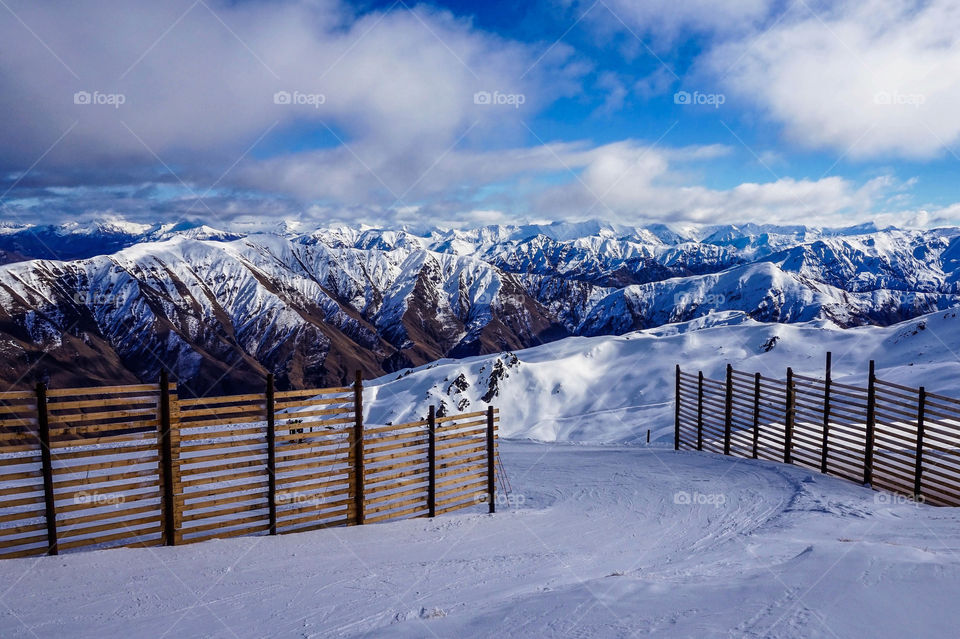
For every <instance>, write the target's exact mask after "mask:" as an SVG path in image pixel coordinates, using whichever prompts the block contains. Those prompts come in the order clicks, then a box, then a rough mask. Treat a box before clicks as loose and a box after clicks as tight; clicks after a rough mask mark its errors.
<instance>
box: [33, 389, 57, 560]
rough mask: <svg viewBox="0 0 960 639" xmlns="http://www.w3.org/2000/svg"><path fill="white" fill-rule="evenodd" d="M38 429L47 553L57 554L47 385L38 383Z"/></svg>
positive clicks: (55, 510)
mask: <svg viewBox="0 0 960 639" xmlns="http://www.w3.org/2000/svg"><path fill="white" fill-rule="evenodd" d="M37 431H38V433H37V434H38V435H39V436H40V463H41V464H42V465H43V503H44V515H45V517H46V519H47V554H48V555H56V554H57V553H58V552H59V549H58V548H57V505H56V500H55V499H54V496H53V458H52V456H51V454H50V421H49V416H48V414H47V385H46V384H44V383H43V382H40V383H38V384H37Z"/></svg>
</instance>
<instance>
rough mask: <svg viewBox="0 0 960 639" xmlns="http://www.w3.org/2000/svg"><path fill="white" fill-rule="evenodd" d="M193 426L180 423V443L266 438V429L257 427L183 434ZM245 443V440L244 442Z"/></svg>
mask: <svg viewBox="0 0 960 639" xmlns="http://www.w3.org/2000/svg"><path fill="white" fill-rule="evenodd" d="M193 427H194V425H193V424H184V423H183V422H181V423H180V428H181V429H182V430H181V431H180V441H181V442H196V441H207V440H209V441H211V442H216V441H217V440H227V441H240V439H237V438H241V437H248V436H250V435H254V436H256V437H251V438H250V440H251V441H254V440H259V439H261V438H265V437H266V429H265V428H264V427H263V426H257V427H255V428H238V429H234V430H211V431H201V432H198V433H184V432H183V430H187V429H191V428H193ZM244 441H246V440H244ZM238 445H239V444H238Z"/></svg>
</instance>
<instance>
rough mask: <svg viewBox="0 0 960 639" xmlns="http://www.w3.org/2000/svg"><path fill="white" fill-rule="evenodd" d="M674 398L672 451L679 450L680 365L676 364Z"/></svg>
mask: <svg viewBox="0 0 960 639" xmlns="http://www.w3.org/2000/svg"><path fill="white" fill-rule="evenodd" d="M676 398H677V401H676V406H674V409H673V449H674V450H680V364H677V382H676Z"/></svg>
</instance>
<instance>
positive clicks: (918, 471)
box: [913, 386, 927, 500]
mask: <svg viewBox="0 0 960 639" xmlns="http://www.w3.org/2000/svg"><path fill="white" fill-rule="evenodd" d="M926 412H927V389H926V388H924V387H923V386H921V387H920V399H919V402H918V405H917V455H916V468H915V471H914V480H913V498H914V499H917V500H919V499H920V498H921V497H922V496H923V430H924V421H925V420H926Z"/></svg>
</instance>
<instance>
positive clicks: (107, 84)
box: [0, 0, 569, 179]
mask: <svg viewBox="0 0 960 639" xmlns="http://www.w3.org/2000/svg"><path fill="white" fill-rule="evenodd" d="M9 6H10V9H11V11H12V12H13V13H15V14H16V16H17V17H18V18H19V20H17V19H13V17H12V16H10V15H8V16H7V18H6V19H4V20H0V54H2V55H0V120H2V121H3V122H4V123H5V124H4V125H3V126H4V129H5V142H4V145H3V148H2V150H0V161H4V162H5V163H7V164H8V165H15V166H29V165H30V164H31V163H33V162H34V161H35V160H36V159H37V158H39V157H40V156H41V155H43V154H44V153H47V151H48V149H49V148H50V146H51V145H54V143H55V141H57V139H58V138H59V137H60V136H61V135H62V134H63V133H64V132H65V131H69V133H68V134H67V135H65V136H64V137H63V138H62V140H60V141H59V143H57V144H55V146H54V148H52V149H50V150H49V152H48V153H47V154H46V155H45V156H44V161H45V165H47V166H50V165H55V164H57V163H61V164H68V165H70V166H72V167H76V166H93V165H99V164H102V163H104V162H113V163H120V164H127V163H129V162H130V161H131V160H133V161H140V160H144V161H148V162H150V163H151V164H155V163H156V158H155V157H154V154H156V155H157V156H159V157H160V158H161V159H163V160H164V162H165V163H167V164H169V165H170V166H171V168H174V169H175V168H176V166H175V165H176V164H177V163H178V162H180V161H182V160H183V159H184V158H190V159H192V158H197V157H198V156H202V157H207V158H209V157H217V156H219V157H220V158H222V159H225V160H226V161H227V165H229V161H231V160H233V159H236V158H237V157H238V156H239V155H240V154H241V153H242V152H243V151H245V150H246V149H248V148H249V147H250V146H251V145H252V144H253V143H254V142H255V141H256V140H257V139H258V138H259V137H260V136H262V135H264V134H265V133H267V132H268V131H271V130H273V129H274V128H276V129H277V130H282V129H284V127H297V126H300V127H304V126H313V127H314V128H317V129H319V130H325V128H324V127H326V126H329V127H330V129H331V131H334V132H335V133H334V135H336V136H337V137H339V138H342V139H343V140H345V141H348V142H354V141H361V142H362V141H363V140H376V144H377V145H378V146H379V147H380V148H383V149H389V150H391V151H392V152H394V153H396V154H404V155H405V156H406V157H408V162H411V161H414V160H415V158H416V156H417V155H418V154H417V153H416V151H417V149H427V150H428V151H434V150H437V149H440V150H442V149H443V148H445V147H446V146H447V145H449V144H450V143H452V142H453V141H454V140H456V139H457V137H458V136H459V135H461V134H462V133H463V132H464V131H465V130H466V129H468V128H469V127H471V126H473V127H474V133H475V134H477V135H479V134H482V133H483V132H487V133H489V131H490V130H497V131H499V130H502V129H504V128H509V127H510V125H511V122H513V123H514V126H518V125H516V121H517V119H518V118H519V117H521V116H522V114H523V113H524V111H523V110H521V109H516V108H509V106H504V105H499V106H498V105H487V104H482V103H481V104H477V103H476V101H475V99H474V96H475V94H476V93H478V92H483V91H485V92H489V93H491V94H494V92H497V94H498V95H516V94H522V95H523V109H526V110H531V109H535V108H536V107H537V104H539V103H542V102H544V101H549V100H551V99H553V98H555V97H556V96H557V95H558V94H561V93H562V92H563V91H565V90H568V89H569V87H565V86H564V73H563V71H562V69H558V68H557V67H556V66H555V65H554V64H553V62H554V58H555V56H557V55H562V50H561V49H562V48H557V49H556V50H554V51H553V56H554V57H551V58H549V59H545V60H542V61H541V62H540V63H539V64H538V65H537V67H535V69H534V71H533V72H531V73H529V74H527V75H525V76H524V71H525V70H526V69H527V68H529V67H530V65H531V64H532V62H533V60H534V59H535V55H536V54H537V52H535V51H533V50H531V49H529V48H528V47H526V46H525V45H522V44H518V43H514V42H509V41H505V40H503V39H501V38H499V37H496V36H494V35H490V34H487V33H484V32H481V31H478V30H476V29H474V28H472V26H471V25H470V24H469V23H468V22H466V21H462V20H458V19H455V18H454V17H453V16H451V15H450V14H448V13H445V12H441V11H437V10H433V9H430V8H426V7H416V8H415V9H413V10H393V11H386V12H372V13H366V14H363V15H354V14H353V13H352V12H351V10H349V9H348V8H347V7H346V6H345V5H343V4H341V3H340V2H338V1H337V0H316V1H310V2H308V1H306V0H304V1H302V2H275V3H263V2H244V3H233V2H227V1H226V0H202V1H200V2H195V1H193V0H182V1H179V2H149V1H146V0H142V1H135V2H129V1H126V0H124V1H119V0H77V1H75V2H69V3H36V2H30V1H27V0H23V1H15V0H11V1H10V2H9ZM21 21H22V22H21ZM544 73H550V75H551V82H550V83H549V84H547V83H544V82H542V78H543V74H544ZM521 78H522V79H521ZM75 95H79V96H80V98H79V99H80V102H81V103H79V104H77V103H76V100H75ZM110 96H120V97H119V98H117V97H112V98H111V97H110ZM275 96H276V99H275ZM98 100H100V101H101V103H99V104H98V103H97V101H98ZM278 102H279V103H278ZM527 112H529V111H527ZM411 156H413V157H414V160H410V159H409V158H410V157H411ZM319 178H320V176H318V179H319Z"/></svg>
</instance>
